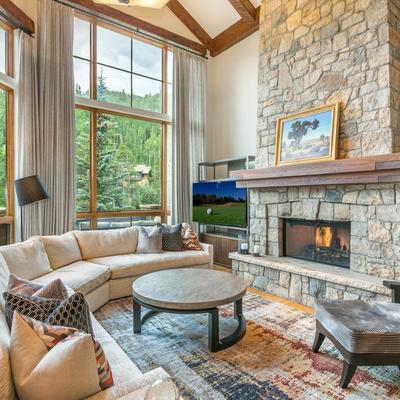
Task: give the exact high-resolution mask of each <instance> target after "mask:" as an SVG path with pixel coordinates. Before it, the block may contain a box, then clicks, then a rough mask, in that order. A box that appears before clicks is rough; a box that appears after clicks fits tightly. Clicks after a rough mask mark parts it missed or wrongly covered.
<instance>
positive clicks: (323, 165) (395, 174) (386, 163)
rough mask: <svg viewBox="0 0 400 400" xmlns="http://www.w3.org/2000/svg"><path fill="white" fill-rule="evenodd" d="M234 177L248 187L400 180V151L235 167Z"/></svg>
mask: <svg viewBox="0 0 400 400" xmlns="http://www.w3.org/2000/svg"><path fill="white" fill-rule="evenodd" d="M231 178H233V179H235V180H237V182H238V184H237V185H238V187H247V188H268V187H283V186H317V185H339V184H358V183H360V184H366V183H388V182H391V183H393V182H400V153H396V154H387V155H383V156H372V157H363V158H353V159H344V160H335V161H325V162H313V163H308V164H299V165H287V166H280V167H272V168H262V169H253V170H242V171H234V172H232V173H231Z"/></svg>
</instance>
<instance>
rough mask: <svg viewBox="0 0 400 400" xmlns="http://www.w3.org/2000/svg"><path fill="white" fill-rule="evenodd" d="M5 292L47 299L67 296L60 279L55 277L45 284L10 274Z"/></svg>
mask: <svg viewBox="0 0 400 400" xmlns="http://www.w3.org/2000/svg"><path fill="white" fill-rule="evenodd" d="M7 292H9V293H14V294H24V295H28V296H36V297H44V298H47V299H61V300H65V299H67V298H68V291H67V288H66V287H65V285H64V284H63V283H62V281H61V279H55V280H54V281H51V282H50V283H48V284H47V285H45V286H42V285H38V284H37V283H34V282H31V281H28V280H26V279H22V278H19V277H17V276H15V275H10V278H9V280H8V288H7Z"/></svg>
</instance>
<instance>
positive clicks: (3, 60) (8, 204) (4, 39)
mask: <svg viewBox="0 0 400 400" xmlns="http://www.w3.org/2000/svg"><path fill="white" fill-rule="evenodd" d="M12 54H13V32H12V29H11V28H10V27H8V26H7V25H5V24H3V23H2V22H0V244H6V242H8V241H10V239H11V232H12V230H11V228H12V224H13V215H14V204H13V193H14V192H13V181H14V174H13V168H12V166H13V162H12V156H13V91H14V87H15V82H14V80H13V57H12Z"/></svg>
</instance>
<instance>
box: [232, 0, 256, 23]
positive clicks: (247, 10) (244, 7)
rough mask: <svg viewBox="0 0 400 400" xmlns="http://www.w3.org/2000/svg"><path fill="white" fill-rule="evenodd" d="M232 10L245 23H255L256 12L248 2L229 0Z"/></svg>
mask: <svg viewBox="0 0 400 400" xmlns="http://www.w3.org/2000/svg"><path fill="white" fill-rule="evenodd" d="M229 3H231V4H232V6H233V8H234V9H235V10H236V11H237V12H238V14H239V15H240V16H241V17H242V20H244V21H247V22H256V20H257V11H256V8H255V7H254V6H253V4H251V2H250V0H229Z"/></svg>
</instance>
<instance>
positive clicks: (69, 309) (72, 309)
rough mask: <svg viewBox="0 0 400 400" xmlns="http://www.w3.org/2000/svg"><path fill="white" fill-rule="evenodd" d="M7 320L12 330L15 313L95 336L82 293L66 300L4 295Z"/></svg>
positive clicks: (11, 294)
mask: <svg viewBox="0 0 400 400" xmlns="http://www.w3.org/2000/svg"><path fill="white" fill-rule="evenodd" d="M3 296H4V300H5V301H6V320H7V324H8V326H9V328H10V329H11V325H12V320H13V315H14V312H15V311H17V312H18V313H20V314H22V315H24V316H26V317H29V318H33V319H36V320H38V321H42V322H46V323H49V324H51V325H59V326H67V327H71V328H76V329H79V330H82V331H84V332H86V333H90V334H92V335H93V328H92V322H91V319H90V310H89V306H88V304H87V303H86V300H85V297H84V295H83V294H82V293H80V292H77V293H74V294H73V295H72V296H71V297H69V298H68V299H66V300H59V299H44V298H41V297H36V296H25V295H18V294H13V293H4V294H3Z"/></svg>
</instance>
